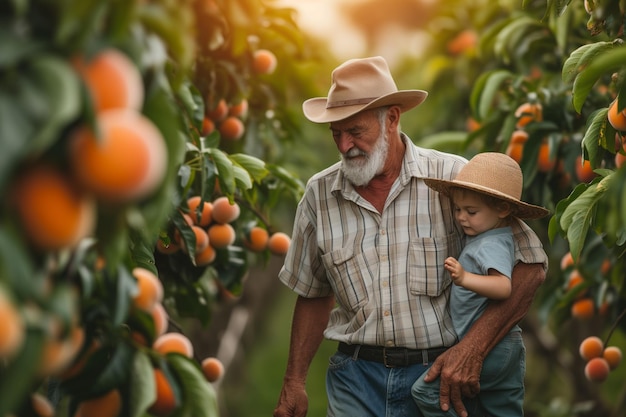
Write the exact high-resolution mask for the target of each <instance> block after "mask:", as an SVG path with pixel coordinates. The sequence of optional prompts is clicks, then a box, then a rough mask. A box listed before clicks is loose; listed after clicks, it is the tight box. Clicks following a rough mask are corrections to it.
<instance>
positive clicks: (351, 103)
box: [326, 97, 378, 109]
mask: <svg viewBox="0 0 626 417" xmlns="http://www.w3.org/2000/svg"><path fill="white" fill-rule="evenodd" d="M377 98H378V97H368V98H355V99H354V100H340V101H333V102H332V103H331V102H328V104H326V108H327V109H332V108H333V107H343V106H354V105H355V104H367V103H371V102H372V101H374V100H376V99H377Z"/></svg>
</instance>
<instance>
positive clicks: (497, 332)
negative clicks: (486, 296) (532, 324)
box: [461, 263, 546, 356]
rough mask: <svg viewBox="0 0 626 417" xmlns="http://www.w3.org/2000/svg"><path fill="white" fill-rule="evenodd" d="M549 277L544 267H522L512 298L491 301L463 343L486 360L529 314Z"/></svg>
mask: <svg viewBox="0 0 626 417" xmlns="http://www.w3.org/2000/svg"><path fill="white" fill-rule="evenodd" d="M545 275H546V274H545V271H544V270H543V267H542V265H541V264H523V263H518V264H517V265H516V266H515V268H514V269H513V274H512V277H511V296H510V297H509V298H507V299H506V300H501V301H490V303H489V306H488V307H487V309H486V310H485V311H484V312H483V314H482V315H481V316H480V318H479V319H478V320H476V322H475V323H474V325H473V326H472V327H471V328H470V330H469V331H468V332H467V334H466V335H465V336H464V337H463V339H462V340H461V342H462V343H469V344H470V345H471V346H473V347H474V349H476V351H478V352H483V354H484V356H486V355H487V353H489V351H491V349H492V348H493V347H494V346H495V345H496V344H498V342H499V341H500V340H502V338H503V337H504V336H505V335H506V334H507V333H508V332H509V330H511V328H512V327H513V326H514V325H515V324H517V323H518V322H519V321H520V320H521V319H522V318H524V316H525V315H526V313H528V310H529V309H530V306H531V304H532V301H533V298H534V296H535V293H536V291H537V289H538V288H539V286H540V285H541V283H542V282H543V281H544V279H545Z"/></svg>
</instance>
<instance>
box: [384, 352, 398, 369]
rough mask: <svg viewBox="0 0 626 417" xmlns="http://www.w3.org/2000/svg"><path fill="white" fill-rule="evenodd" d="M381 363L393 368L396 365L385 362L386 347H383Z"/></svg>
mask: <svg viewBox="0 0 626 417" xmlns="http://www.w3.org/2000/svg"><path fill="white" fill-rule="evenodd" d="M383 364H384V365H385V368H395V367H396V365H392V364H390V363H389V362H387V348H386V347H383Z"/></svg>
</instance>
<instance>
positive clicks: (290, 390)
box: [274, 380, 309, 417]
mask: <svg viewBox="0 0 626 417" xmlns="http://www.w3.org/2000/svg"><path fill="white" fill-rule="evenodd" d="M308 408H309V399H308V397H307V395H306V389H305V385H304V383H302V382H298V381H289V380H285V382H284V383H283V388H282V390H281V391H280V397H279V398H278V405H276V408H275V409H274V417H304V416H306V413H307V410H308Z"/></svg>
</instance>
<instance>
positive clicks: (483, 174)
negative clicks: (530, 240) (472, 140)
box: [424, 152, 550, 219]
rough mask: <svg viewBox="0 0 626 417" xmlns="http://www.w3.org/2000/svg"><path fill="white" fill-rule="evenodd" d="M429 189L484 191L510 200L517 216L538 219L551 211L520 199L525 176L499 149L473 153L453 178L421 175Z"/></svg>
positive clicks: (441, 191)
mask: <svg viewBox="0 0 626 417" xmlns="http://www.w3.org/2000/svg"><path fill="white" fill-rule="evenodd" d="M424 182H425V183H426V185H428V186H429V187H430V188H432V189H433V190H435V191H438V192H440V193H442V194H445V195H450V189H451V188H463V189H466V190H472V191H476V192H479V193H483V194H487V195H489V196H492V197H496V198H499V199H501V200H503V201H506V202H508V203H511V204H512V205H513V206H514V209H513V212H512V214H513V215H514V216H516V217H519V218H520V219H538V218H540V217H544V216H547V215H548V214H550V212H549V211H548V210H547V209H545V208H543V207H540V206H535V205H532V204H528V203H525V202H523V201H520V198H521V196H522V187H523V182H524V178H523V176H522V170H521V169H520V167H519V165H518V164H517V162H515V160H514V159H513V158H511V157H509V156H508V155H505V154H503V153H498V152H484V153H479V154H477V155H476V156H474V157H473V158H472V159H471V160H470V161H469V162H468V163H467V164H466V165H465V166H464V167H463V168H461V171H459V173H458V174H457V176H456V178H455V179H454V180H451V181H450V180H442V179H435V178H424Z"/></svg>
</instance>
